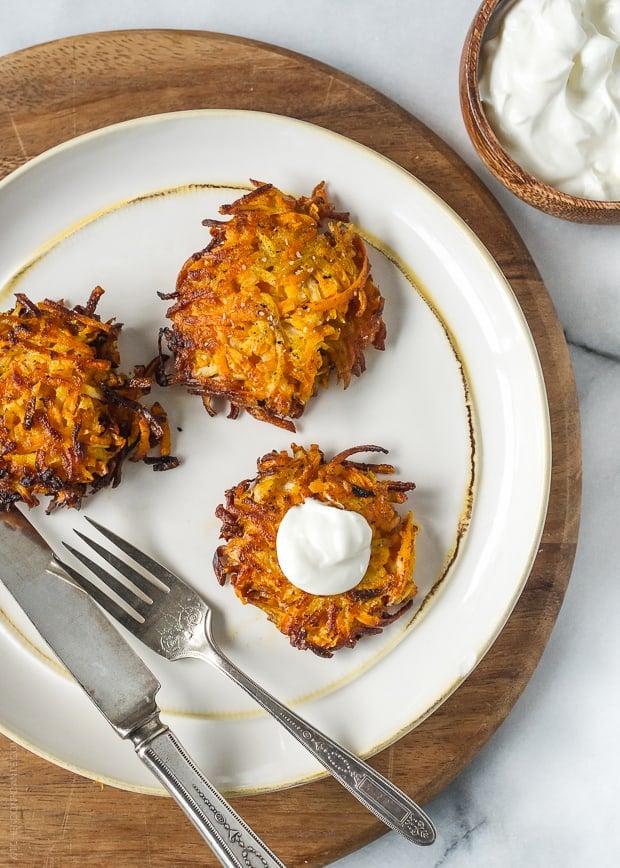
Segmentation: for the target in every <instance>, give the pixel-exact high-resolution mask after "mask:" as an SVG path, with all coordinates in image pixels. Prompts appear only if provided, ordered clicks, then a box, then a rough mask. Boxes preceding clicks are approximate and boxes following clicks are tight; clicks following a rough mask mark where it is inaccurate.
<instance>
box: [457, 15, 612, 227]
mask: <svg viewBox="0 0 620 868" xmlns="http://www.w3.org/2000/svg"><path fill="white" fill-rule="evenodd" d="M503 2H504V0H483V2H482V4H481V6H480V8H479V9H478V12H477V13H476V17H475V18H474V20H473V22H472V24H471V27H470V28H469V32H468V34H467V38H466V40H465V45H464V46H463V53H462V56H461V65H460V77H459V78H460V80H459V93H460V100H461V111H462V113H463V120H464V121H465V127H466V129H467V132H468V134H469V137H470V139H471V140H472V143H473V145H474V147H475V149H476V151H477V152H478V155H479V157H480V158H481V160H482V162H483V163H484V164H485V165H486V167H487V168H488V169H489V171H491V172H492V173H493V175H495V177H496V178H498V180H500V181H501V182H502V184H503V185H504V186H505V187H507V188H508V189H509V190H510V191H511V193H514V194H515V195H516V196H519V198H520V199H523V200H524V201H525V202H528V203H529V204H530V205H533V206H534V207H535V208H538V209H539V210H541V211H546V212H547V213H548V214H553V215H554V216H555V217H561V218H563V219H564V220H573V221H575V222H577V223H620V202H607V201H597V200H594V199H582V198H579V197H578V196H571V195H570V194H568V193H563V192H561V191H560V190H556V189H555V187H550V186H549V185H548V184H545V183H544V181H540V180H539V179H538V178H535V177H534V176H533V175H530V174H529V173H528V172H526V171H525V169H522V168H521V166H519V165H518V164H517V163H515V161H514V160H513V159H512V157H511V156H510V155H509V154H508V153H506V151H505V150H504V148H503V147H502V145H501V144H500V143H499V141H498V140H497V138H496V136H495V133H494V132H493V130H492V128H491V126H490V124H489V122H488V120H487V118H486V115H485V113H484V110H483V108H482V103H481V100H480V94H479V91H478V66H479V62H480V50H481V47H482V43H483V41H484V38H485V33H486V30H487V28H488V26H489V23H490V21H491V19H492V17H493V13H494V12H495V11H496V9H497V7H498V6H500V5H501V4H502V3H503Z"/></svg>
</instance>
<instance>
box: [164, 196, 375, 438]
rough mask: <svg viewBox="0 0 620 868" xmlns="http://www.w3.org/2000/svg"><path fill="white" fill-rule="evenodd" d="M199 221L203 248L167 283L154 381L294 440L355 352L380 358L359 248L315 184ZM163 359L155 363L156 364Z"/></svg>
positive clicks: (358, 361)
mask: <svg viewBox="0 0 620 868" xmlns="http://www.w3.org/2000/svg"><path fill="white" fill-rule="evenodd" d="M220 213H221V214H222V215H223V216H225V217H228V218H230V219H228V220H224V221H220V220H205V221H204V224H205V225H207V226H209V227H210V231H211V236H212V240H211V243H210V244H209V245H208V246H207V247H206V248H205V249H204V250H203V251H201V252H199V253H196V254H194V256H192V257H191V258H190V259H189V260H188V261H187V262H186V263H185V265H184V266H183V268H182V269H181V272H180V274H179V276H178V280H177V285H176V291H175V292H174V293H172V294H171V295H168V296H162V297H164V298H169V299H174V304H173V305H172V306H171V307H170V308H169V310H168V311H167V316H168V318H169V319H170V320H171V321H172V327H171V328H167V329H164V330H163V332H162V336H163V337H164V338H165V339H166V341H167V344H168V347H169V349H170V351H171V352H172V354H173V356H174V366H175V371H174V373H172V374H170V375H169V376H167V375H163V376H162V379H163V381H164V382H169V383H178V384H182V385H185V386H186V387H187V388H188V389H189V391H190V392H192V393H195V394H198V395H201V396H202V399H203V403H204V405H205V407H206V409H207V411H208V412H209V413H211V414H213V413H214V412H215V406H214V401H215V400H216V399H218V398H221V399H224V400H225V401H227V402H229V404H230V408H231V412H230V415H231V416H233V417H234V416H236V415H237V414H238V412H239V410H240V409H242V408H244V409H246V410H247V412H248V413H250V414H251V415H253V416H254V417H256V418H257V419H260V420H263V421H267V422H271V423H273V424H275V425H278V426H280V427H283V428H286V429H288V430H291V431H294V430H295V426H294V424H293V422H292V421H291V420H292V419H296V418H299V417H300V416H301V414H302V413H303V411H304V409H305V406H306V404H307V402H308V400H309V399H310V398H311V397H312V396H313V395H315V394H316V392H317V389H318V387H319V386H325V385H327V383H328V380H329V378H330V375H331V373H332V372H334V373H335V375H336V378H337V379H338V380H340V381H341V382H342V384H343V386H344V387H345V388H346V387H347V386H348V385H349V382H350V381H351V378H352V377H353V376H359V375H360V374H361V373H362V372H363V371H364V370H365V360H364V350H365V349H366V347H368V346H369V345H371V346H374V347H375V348H376V349H383V348H384V342H385V325H384V322H383V319H382V311H383V298H382V296H381V293H380V292H379V290H378V288H377V287H376V286H375V284H374V283H373V282H372V279H371V272H370V264H369V261H368V255H367V252H366V249H365V246H364V243H363V241H362V239H361V238H360V236H359V235H358V234H357V233H356V231H355V229H354V227H353V226H352V224H351V223H349V222H348V215H347V214H343V213H338V212H336V211H335V210H334V208H333V206H332V205H331V204H330V202H329V200H328V198H327V194H326V191H325V184H324V183H321V184H319V185H318V186H317V187H316V188H315V189H314V190H313V192H312V195H311V196H310V197H303V196H302V197H300V198H294V197H293V196H289V195H286V194H284V193H283V192H282V191H280V190H278V189H277V188H276V187H274V186H273V185H271V184H262V185H260V186H257V188H256V189H255V190H253V191H252V192H250V193H248V194H247V195H245V196H243V197H242V198H240V199H238V200H237V201H236V202H233V203H232V204H231V205H225V206H223V207H222V208H221V209H220ZM162 355H163V354H162Z"/></svg>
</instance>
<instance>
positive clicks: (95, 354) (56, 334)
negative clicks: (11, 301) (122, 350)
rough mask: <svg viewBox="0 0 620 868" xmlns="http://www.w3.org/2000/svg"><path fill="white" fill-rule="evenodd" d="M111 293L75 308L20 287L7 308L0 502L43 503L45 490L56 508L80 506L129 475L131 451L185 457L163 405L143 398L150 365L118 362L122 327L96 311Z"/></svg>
mask: <svg viewBox="0 0 620 868" xmlns="http://www.w3.org/2000/svg"><path fill="white" fill-rule="evenodd" d="M102 293H103V290H102V289H101V288H100V287H97V288H96V289H95V290H94V291H93V292H92V293H91V295H90V298H89V300H88V302H87V304H86V306H85V307H81V306H76V307H75V308H73V309H69V308H67V307H65V305H64V303H63V302H55V301H49V300H46V301H42V302H39V303H38V304H34V303H33V302H31V301H30V300H29V299H28V298H27V297H26V296H24V295H21V294H18V295H17V296H16V299H17V302H16V305H15V307H14V309H13V310H10V311H8V312H6V313H0V408H1V409H0V509H8V508H9V507H10V506H11V504H12V503H14V502H16V501H23V502H24V503H26V504H27V505H28V506H35V505H36V504H38V503H39V499H38V495H43V496H49V497H50V498H51V501H50V503H49V506H48V508H47V512H51V511H52V510H53V509H55V508H56V507H60V506H67V507H79V506H80V503H81V500H82V498H83V497H84V495H85V494H86V493H87V490H88V489H89V487H90V489H91V490H92V491H96V490H97V489H100V488H102V487H103V486H106V485H117V484H118V483H119V481H120V476H121V465H122V462H123V460H124V459H125V458H126V457H128V456H130V457H131V459H132V460H133V461H138V460H144V461H146V462H147V463H152V464H153V465H154V468H155V469H156V470H162V469H167V468H168V467H171V466H174V465H175V464H176V459H174V458H172V457H171V456H170V454H169V453H170V435H169V431H168V425H167V421H166V415H165V413H164V411H163V409H162V407H161V406H160V405H159V404H154V405H153V408H152V409H151V410H147V409H146V408H145V407H143V406H141V405H140V404H139V403H138V401H139V399H140V398H141V397H142V396H143V395H145V394H147V393H148V392H149V390H150V383H151V374H150V372H149V371H148V370H147V369H146V368H136V370H135V371H134V375H133V376H132V377H128V376H126V375H125V374H122V373H119V372H118V371H117V370H116V369H117V366H118V364H119V355H118V349H117V339H118V335H119V333H120V330H121V325H120V324H118V323H114V322H113V321H110V322H102V321H101V320H100V318H99V316H98V315H97V314H96V313H95V308H96V306H97V303H98V301H99V298H100V296H101V295H102ZM155 446H158V447H159V455H158V456H157V457H155V458H149V457H148V456H147V453H148V451H149V450H150V449H151V448H152V447H155Z"/></svg>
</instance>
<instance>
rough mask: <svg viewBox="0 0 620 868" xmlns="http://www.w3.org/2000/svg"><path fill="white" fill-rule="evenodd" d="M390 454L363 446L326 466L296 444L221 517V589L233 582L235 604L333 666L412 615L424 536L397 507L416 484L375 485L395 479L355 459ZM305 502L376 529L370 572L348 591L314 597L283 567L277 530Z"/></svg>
mask: <svg viewBox="0 0 620 868" xmlns="http://www.w3.org/2000/svg"><path fill="white" fill-rule="evenodd" d="M385 451H386V450H385V449H381V448H380V447H378V446H357V447H355V448H353V449H347V450H346V451H345V452H341V453H340V454H338V455H336V456H335V457H334V458H332V459H331V461H327V462H326V461H325V458H324V455H323V453H322V451H321V450H320V449H319V448H318V446H316V445H313V446H311V447H310V449H308V450H306V449H304V448H302V447H300V446H296V445H295V444H293V445H292V447H291V454H289V453H288V452H286V451H282V452H275V451H274V452H270V453H268V454H267V455H265V456H264V457H263V458H261V459H260V460H259V461H258V474H257V476H256V477H255V478H254V479H246V480H243V481H242V482H240V483H239V484H238V485H236V486H235V487H234V488H231V489H230V490H229V491H227V492H226V502H225V504H223V505H220V506H219V507H218V508H217V510H216V515H217V517H218V518H219V519H220V520H221V522H222V529H221V534H220V535H221V537H222V538H223V539H225V540H227V542H226V544H225V545H222V546H220V547H219V548H218V549H217V551H216V554H215V558H214V566H215V572H216V575H217V578H218V581H219V583H220V584H221V585H223V584H224V583H225V582H226V579H230V581H231V584H232V585H233V587H234V590H235V592H236V594H237V596H238V597H239V598H240V599H241V600H242V601H243V602H244V603H253V604H254V605H255V606H258V607H259V608H260V609H263V610H264V611H265V613H266V614H267V617H268V618H269V620H270V621H272V622H273V623H274V624H275V625H276V627H277V628H278V630H280V632H282V633H284V634H285V635H286V636H288V637H289V640H290V642H291V645H293V646H294V647H296V648H300V649H310V650H311V651H313V652H314V653H315V654H318V655H319V656H321V657H331V656H332V655H333V653H334V651H336V650H338V649H339V648H342V647H345V646H346V647H349V648H351V647H353V646H354V645H355V644H356V642H357V640H358V639H359V638H360V637H361V636H363V635H364V634H366V633H380V632H381V630H382V629H383V627H385V626H386V625H387V624H391V623H392V622H393V621H395V620H396V618H398V617H399V616H400V615H402V614H403V612H405V611H406V610H407V609H409V608H410V607H411V604H412V598H413V596H414V595H415V593H416V590H417V589H416V586H415V583H414V580H413V571H414V565H415V537H416V533H417V530H418V528H417V525H416V524H415V523H414V520H413V515H412V514H411V513H408V514H407V515H406V517H404V518H403V517H402V516H401V515H400V514H399V513H398V511H397V510H396V509H395V507H394V505H393V504H395V503H404V502H405V500H406V498H407V492H408V491H411V490H412V489H413V488H414V485H413V483H411V482H397V481H394V480H380V479H378V476H377V474H391V473H393V472H394V468H393V467H392V466H391V465H390V464H366V463H363V462H361V461H353V460H351V456H352V455H354V454H356V453H359V452H384V453H385ZM309 497H314V498H316V499H318V500H320V501H323V502H325V503H329V504H339V505H340V506H343V507H345V508H346V509H350V510H355V511H356V512H359V513H361V515H363V516H364V518H365V519H366V521H367V522H368V524H369V525H370V527H371V529H372V543H371V556H370V563H369V565H368V569H367V571H366V574H365V576H364V578H363V579H362V581H361V582H360V583H359V585H357V586H356V587H355V588H353V589H352V590H350V591H346V592H345V593H342V594H334V595H331V596H315V595H313V594H308V593H306V592H305V591H302V590H300V589H299V588H296V587H295V585H293V584H291V583H290V582H289V581H288V579H287V578H286V577H285V575H284V574H283V572H282V571H281V569H280V567H279V565H278V560H277V556H276V535H277V532H278V527H279V525H280V521H281V520H282V518H283V516H284V514H285V513H286V511H287V510H288V509H289V508H290V507H292V506H294V505H296V504H299V503H302V502H303V501H304V500H305V499H306V498H309Z"/></svg>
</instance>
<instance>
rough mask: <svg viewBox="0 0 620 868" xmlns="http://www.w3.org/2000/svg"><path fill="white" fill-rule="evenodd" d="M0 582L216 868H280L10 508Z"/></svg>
mask: <svg viewBox="0 0 620 868" xmlns="http://www.w3.org/2000/svg"><path fill="white" fill-rule="evenodd" d="M0 580H1V581H2V583H3V584H4V585H5V587H6V588H7V590H8V591H9V592H10V593H11V594H12V596H13V597H14V598H15V599H16V601H17V602H18V603H19V605H20V606H21V608H22V609H23V610H24V612H25V613H26V615H27V616H28V618H29V620H30V621H31V622H32V624H33V625H34V626H35V627H36V629H37V630H38V632H39V633H40V634H41V636H42V638H43V639H44V640H45V642H46V643H47V644H48V645H49V647H50V648H51V650H52V651H53V652H54V654H55V655H56V657H58V659H59V660H60V662H61V663H62V664H63V665H64V666H65V667H66V669H67V670H68V671H69V672H70V673H71V675H72V676H73V677H74V678H75V680H76V681H77V682H78V684H79V685H80V686H81V687H82V689H83V690H84V691H85V692H86V694H87V696H88V697H89V698H90V699H91V701H92V702H93V703H94V704H95V705H96V707H97V708H98V709H99V711H100V712H101V713H102V714H103V715H104V717H105V718H106V719H107V720H108V722H109V723H110V725H111V726H112V727H113V729H114V730H115V731H116V732H117V733H118V735H120V736H121V738H125V739H130V740H131V742H133V745H134V749H135V751H136V753H137V755H138V756H139V757H140V759H141V760H142V761H143V762H144V763H145V765H146V766H147V767H148V768H149V769H150V770H151V772H152V773H153V774H154V775H155V777H156V778H157V779H158V780H159V781H160V782H161V784H163V786H164V787H165V788H166V789H167V790H168V792H169V793H170V794H171V795H172V796H173V798H174V799H175V800H176V801H177V803H178V804H179V806H180V807H181V808H182V810H183V811H184V813H185V814H186V815H187V817H188V818H189V819H190V820H191V822H192V823H193V824H194V826H195V827H196V828H197V829H198V831H199V832H200V834H201V835H202V837H203V838H204V839H205V841H207V843H208V844H209V846H210V847H211V849H212V850H213V852H214V854H215V855H216V856H217V857H218V859H219V861H220V862H221V864H222V865H225V866H229V868H233V866H234V868H249V866H253V868H259V866H261V868H275V866H280V868H283V863H282V862H280V860H279V859H278V858H277V856H275V855H274V854H273V853H272V852H271V850H270V849H269V848H268V847H267V846H266V845H265V844H264V843H263V842H262V841H261V839H260V838H259V837H258V836H257V835H256V834H255V833H254V832H253V831H252V830H251V829H250V827H249V826H248V825H247V823H246V822H245V821H244V820H243V819H242V818H241V817H240V816H239V815H238V814H237V813H236V811H234V809H233V808H232V807H231V806H230V805H229V804H228V802H226V800H225V799H224V798H223V797H222V796H221V795H220V793H218V792H217V790H216V789H215V787H214V786H213V785H212V784H211V783H210V782H209V781H208V780H207V778H206V777H205V776H204V775H203V774H202V773H201V772H200V770H199V769H198V767H197V766H196V764H195V763H194V762H193V761H192V759H191V758H190V756H189V755H188V753H187V751H185V749H184V748H183V746H182V745H181V744H180V742H179V741H178V739H177V738H176V736H175V735H174V733H172V732H171V730H170V729H169V727H168V726H167V725H166V724H165V723H163V722H162V721H161V720H160V717H159V714H160V711H159V707H158V705H157V700H156V696H157V692H158V690H159V688H160V684H159V682H158V681H157V679H156V678H155V676H154V675H153V673H152V672H151V671H150V669H149V668H148V667H147V666H146V664H145V663H144V662H143V660H142V658H141V657H140V656H139V655H138V654H136V653H135V652H134V650H133V649H132V648H131V647H130V645H129V644H128V643H127V642H126V641H125V639H124V638H123V637H122V636H121V634H120V633H119V632H118V630H117V629H116V628H115V627H114V626H113V625H112V623H111V622H110V621H109V620H108V618H107V617H106V615H104V613H103V611H102V610H101V609H100V608H99V606H97V604H96V603H95V602H94V601H93V600H92V599H91V598H90V597H89V596H88V595H87V594H86V593H85V592H84V591H83V590H82V589H81V588H80V587H78V585H76V584H74V582H73V581H72V580H71V578H70V577H69V575H68V574H67V573H66V572H65V571H64V569H63V567H62V566H61V562H60V561H59V560H58V559H57V558H56V557H55V555H54V553H53V551H52V550H51V549H50V548H49V546H48V545H47V543H46V542H45V541H44V539H43V538H42V537H41V536H40V535H39V534H38V533H37V531H36V530H35V529H34V528H33V527H32V525H31V524H30V523H29V522H28V521H27V520H26V519H25V518H24V516H23V515H22V514H21V513H19V512H17V510H15V509H12V510H11V511H9V512H8V513H4V514H2V515H0Z"/></svg>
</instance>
